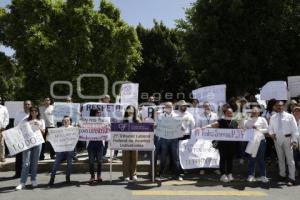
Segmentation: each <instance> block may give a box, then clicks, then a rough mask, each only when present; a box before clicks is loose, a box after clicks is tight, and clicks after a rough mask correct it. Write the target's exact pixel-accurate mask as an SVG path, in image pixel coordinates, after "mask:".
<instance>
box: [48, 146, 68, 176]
mask: <svg viewBox="0 0 300 200" xmlns="http://www.w3.org/2000/svg"><path fill="white" fill-rule="evenodd" d="M55 154H56V158H55V162H54V165H53V168H52V171H51V177H55V175H56V171H57V170H58V168H59V166H60V163H61V161H62V160H63V159H65V158H66V159H67V171H66V176H70V175H71V173H72V162H73V156H74V151H65V152H56V153H55Z"/></svg>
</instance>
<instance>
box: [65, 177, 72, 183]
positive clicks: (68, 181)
mask: <svg viewBox="0 0 300 200" xmlns="http://www.w3.org/2000/svg"><path fill="white" fill-rule="evenodd" d="M66 183H67V184H70V183H71V179H70V176H66Z"/></svg>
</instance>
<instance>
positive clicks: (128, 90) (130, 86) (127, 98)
mask: <svg viewBox="0 0 300 200" xmlns="http://www.w3.org/2000/svg"><path fill="white" fill-rule="evenodd" d="M120 94H121V104H126V105H132V106H135V107H136V108H137V107H138V99H139V84H138V83H125V84H122V86H121V92H120Z"/></svg>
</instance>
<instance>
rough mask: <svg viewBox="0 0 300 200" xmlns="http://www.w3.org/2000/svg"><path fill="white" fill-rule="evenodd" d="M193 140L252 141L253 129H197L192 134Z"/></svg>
mask: <svg viewBox="0 0 300 200" xmlns="http://www.w3.org/2000/svg"><path fill="white" fill-rule="evenodd" d="M194 136H195V139H203V140H217V141H252V140H253V138H254V129H246V130H244V129H224V128H205V129H201V128H197V129H195V132H194Z"/></svg>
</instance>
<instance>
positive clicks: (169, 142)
mask: <svg viewBox="0 0 300 200" xmlns="http://www.w3.org/2000/svg"><path fill="white" fill-rule="evenodd" d="M161 118H177V119H178V114H177V113H175V112H174V111H173V104H172V103H171V102H166V103H165V108H164V113H162V114H160V115H159V116H158V120H159V119H161ZM160 148H161V149H160V150H161V152H160V179H161V180H163V179H164V177H163V175H164V172H165V170H166V167H167V159H168V156H169V157H170V164H172V168H173V173H174V175H175V178H176V179H178V180H179V181H182V177H181V176H180V162H179V141H178V138H176V139H165V138H160Z"/></svg>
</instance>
